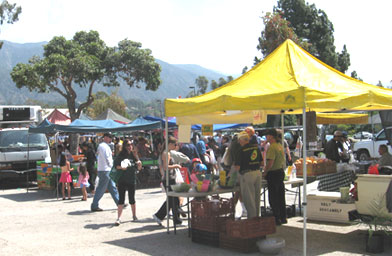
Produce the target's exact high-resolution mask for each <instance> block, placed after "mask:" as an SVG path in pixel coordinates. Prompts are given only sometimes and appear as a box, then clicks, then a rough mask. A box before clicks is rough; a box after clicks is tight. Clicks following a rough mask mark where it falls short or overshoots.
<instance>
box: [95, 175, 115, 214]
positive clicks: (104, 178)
mask: <svg viewBox="0 0 392 256" xmlns="http://www.w3.org/2000/svg"><path fill="white" fill-rule="evenodd" d="M109 172H110V171H98V178H99V181H98V186H97V187H96V189H95V195H94V199H93V203H92V204H91V209H97V208H98V203H99V200H101V198H102V196H103V194H104V193H105V191H106V189H108V190H109V192H110V195H111V196H112V198H113V200H114V202H115V203H116V205H118V199H119V198H118V191H117V188H116V184H115V183H114V182H113V181H112V179H110V177H109Z"/></svg>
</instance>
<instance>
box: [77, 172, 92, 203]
mask: <svg viewBox="0 0 392 256" xmlns="http://www.w3.org/2000/svg"><path fill="white" fill-rule="evenodd" d="M78 172H79V179H78V184H79V186H80V188H81V189H82V194H83V198H82V201H87V190H86V188H88V187H89V186H90V184H89V183H88V179H89V178H90V176H89V175H88V172H87V168H86V166H85V165H80V166H79V169H78Z"/></svg>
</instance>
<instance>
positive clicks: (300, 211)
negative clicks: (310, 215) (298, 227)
mask: <svg viewBox="0 0 392 256" xmlns="http://www.w3.org/2000/svg"><path fill="white" fill-rule="evenodd" d="M298 207H299V215H300V216H302V205H301V184H300V185H299V186H298Z"/></svg>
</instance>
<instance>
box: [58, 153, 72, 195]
mask: <svg viewBox="0 0 392 256" xmlns="http://www.w3.org/2000/svg"><path fill="white" fill-rule="evenodd" d="M60 167H61V177H60V183H61V184H62V187H61V188H62V190H61V192H62V194H63V200H65V186H66V187H67V193H68V198H67V200H71V182H72V176H71V171H73V168H71V164H70V163H69V161H68V160H67V159H66V158H65V154H64V152H62V153H61V156H60Z"/></svg>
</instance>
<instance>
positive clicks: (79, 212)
mask: <svg viewBox="0 0 392 256" xmlns="http://www.w3.org/2000/svg"><path fill="white" fill-rule="evenodd" d="M91 213H92V212H91V211H90V210H83V211H74V212H69V213H68V215H88V214H91Z"/></svg>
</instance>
